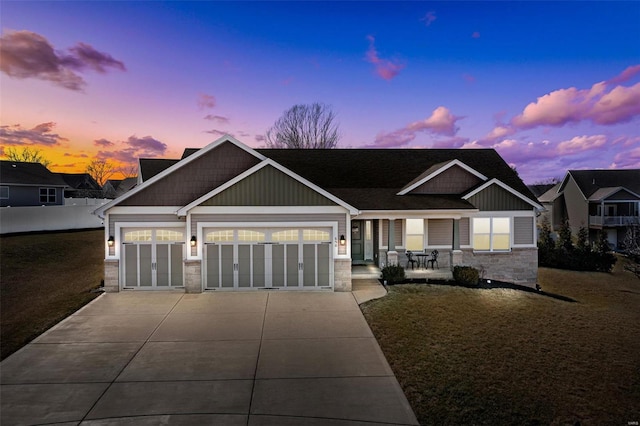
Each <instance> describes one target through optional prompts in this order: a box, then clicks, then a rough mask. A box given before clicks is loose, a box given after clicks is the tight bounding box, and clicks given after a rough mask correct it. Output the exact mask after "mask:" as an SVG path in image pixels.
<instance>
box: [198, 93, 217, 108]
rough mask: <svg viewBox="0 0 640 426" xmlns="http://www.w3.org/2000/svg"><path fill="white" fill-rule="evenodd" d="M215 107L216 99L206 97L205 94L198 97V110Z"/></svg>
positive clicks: (210, 96) (211, 96)
mask: <svg viewBox="0 0 640 426" xmlns="http://www.w3.org/2000/svg"><path fill="white" fill-rule="evenodd" d="M215 106H216V98H215V97H214V96H213V95H207V94H206V93H200V94H199V95H198V108H200V109H208V108H213V107H215Z"/></svg>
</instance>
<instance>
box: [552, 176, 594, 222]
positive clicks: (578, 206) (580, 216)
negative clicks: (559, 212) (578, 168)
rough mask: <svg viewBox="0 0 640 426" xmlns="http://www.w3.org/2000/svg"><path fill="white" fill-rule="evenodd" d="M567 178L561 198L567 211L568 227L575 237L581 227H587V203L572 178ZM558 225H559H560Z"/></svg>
mask: <svg viewBox="0 0 640 426" xmlns="http://www.w3.org/2000/svg"><path fill="white" fill-rule="evenodd" d="M569 176H570V178H569V180H568V181H567V184H566V185H565V187H564V191H563V193H562V197H563V198H564V203H565V206H566V209H567V210H566V211H567V216H568V218H569V226H570V227H571V231H572V232H573V234H574V235H577V234H578V231H579V230H580V227H581V226H588V224H589V203H588V201H587V200H585V199H584V196H583V195H582V192H581V191H580V189H579V188H578V185H577V184H576V182H575V181H574V180H573V177H572V176H571V175H569ZM558 225H561V223H559V224H558Z"/></svg>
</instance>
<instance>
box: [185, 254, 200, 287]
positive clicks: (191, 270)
mask: <svg viewBox="0 0 640 426" xmlns="http://www.w3.org/2000/svg"><path fill="white" fill-rule="evenodd" d="M201 265H202V263H201V262H200V260H185V261H184V291H185V293H202V266H201Z"/></svg>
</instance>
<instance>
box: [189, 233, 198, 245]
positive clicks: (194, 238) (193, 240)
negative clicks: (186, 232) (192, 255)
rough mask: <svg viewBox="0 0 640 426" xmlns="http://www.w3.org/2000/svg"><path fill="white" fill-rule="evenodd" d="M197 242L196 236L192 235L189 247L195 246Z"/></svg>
mask: <svg viewBox="0 0 640 426" xmlns="http://www.w3.org/2000/svg"><path fill="white" fill-rule="evenodd" d="M197 242H198V239H197V238H196V236H195V235H192V236H191V241H190V242H189V243H190V244H191V247H195V246H196V243H197Z"/></svg>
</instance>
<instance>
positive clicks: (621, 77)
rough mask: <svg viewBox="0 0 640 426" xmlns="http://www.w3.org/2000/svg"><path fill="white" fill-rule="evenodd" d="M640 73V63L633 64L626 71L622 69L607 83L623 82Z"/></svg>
mask: <svg viewBox="0 0 640 426" xmlns="http://www.w3.org/2000/svg"><path fill="white" fill-rule="evenodd" d="M638 74H640V64H638V65H632V66H630V67H627V69H625V70H624V71H622V72H621V73H620V74H618V75H617V76H615V77H613V78H612V79H610V80H608V81H607V84H622V83H626V82H627V81H629V80H631V79H632V78H633V77H635V76H636V75H638Z"/></svg>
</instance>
